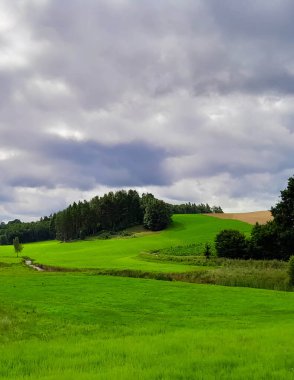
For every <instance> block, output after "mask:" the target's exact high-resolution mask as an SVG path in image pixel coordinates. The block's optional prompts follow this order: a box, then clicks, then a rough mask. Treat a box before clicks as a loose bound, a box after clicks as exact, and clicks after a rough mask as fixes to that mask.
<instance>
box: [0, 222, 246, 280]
mask: <svg viewBox="0 0 294 380" xmlns="http://www.w3.org/2000/svg"><path fill="white" fill-rule="evenodd" d="M173 220H174V222H173V224H172V226H171V227H170V228H168V229H167V230H165V231H162V232H156V233H148V234H146V233H141V234H140V233H139V234H137V237H135V238H116V239H111V240H94V241H93V240H92V241H80V242H74V243H59V242H56V241H50V242H45V243H35V244H26V245H25V246H24V251H23V252H22V254H23V255H25V256H29V257H30V258H33V259H35V260H36V262H38V263H42V264H46V265H53V266H60V267H68V268H99V269H136V270H143V271H157V272H184V271H191V270H194V269H195V267H193V266H191V265H183V264H178V263H154V262H147V261H144V260H142V258H140V257H139V254H140V253H141V252H143V251H148V250H152V249H160V248H165V247H170V246H177V245H185V244H188V243H194V242H197V243H206V242H212V241H213V240H214V238H215V235H216V234H217V233H218V232H219V231H220V230H222V229H226V228H231V229H238V230H240V231H243V232H245V233H249V232H250V231H251V228H252V226H250V225H249V224H247V223H243V222H239V221H235V220H221V219H217V218H213V217H210V216H204V215H174V217H173ZM12 252H13V250H12V248H11V247H0V261H2V258H3V257H5V258H6V259H7V257H9V256H10V255H11V254H12Z"/></svg>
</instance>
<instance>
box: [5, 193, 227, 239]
mask: <svg viewBox="0 0 294 380" xmlns="http://www.w3.org/2000/svg"><path fill="white" fill-rule="evenodd" d="M212 212H222V209H221V208H220V207H216V206H214V207H210V206H209V205H208V204H203V203H202V204H199V205H196V204H195V203H186V204H182V205H171V204H168V203H166V202H164V201H162V200H159V199H156V198H155V197H154V195H153V194H149V193H147V194H143V195H142V196H141V197H140V196H139V194H138V192H137V191H135V190H128V191H125V190H119V191H117V192H109V193H108V194H105V195H103V196H101V197H99V196H96V197H94V198H92V199H91V200H90V201H83V202H78V203H76V202H74V203H73V204H71V205H69V206H68V207H67V208H66V209H64V210H62V211H59V212H57V213H55V214H53V215H50V216H49V217H47V216H46V217H44V218H41V219H40V220H39V221H37V222H31V223H23V222H21V221H20V220H18V219H15V220H13V221H10V222H8V223H1V225H0V245H6V244H12V243H13V239H14V238H15V237H16V236H17V237H18V238H19V241H20V242H22V243H29V242H37V241H44V240H52V239H58V240H61V241H70V240H77V239H85V238H86V237H87V236H93V235H96V234H100V233H102V232H103V231H109V232H116V231H120V230H123V229H125V228H128V227H131V226H135V225H140V224H143V225H144V226H145V227H146V228H147V229H150V230H152V231H159V230H162V229H164V228H166V227H167V226H168V225H169V224H170V222H171V216H172V214H179V213H182V214H200V213H212Z"/></svg>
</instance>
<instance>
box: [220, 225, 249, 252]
mask: <svg viewBox="0 0 294 380" xmlns="http://www.w3.org/2000/svg"><path fill="white" fill-rule="evenodd" d="M215 249H216V252H217V255H218V256H219V257H228V258H231V259H247V258H248V247H247V241H246V237H245V235H244V234H243V233H241V232H240V231H237V230H223V231H221V232H219V233H218V234H217V235H216V237H215Z"/></svg>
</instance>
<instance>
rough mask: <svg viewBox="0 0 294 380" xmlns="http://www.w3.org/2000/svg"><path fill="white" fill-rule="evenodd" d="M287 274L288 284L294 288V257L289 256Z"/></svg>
mask: <svg viewBox="0 0 294 380" xmlns="http://www.w3.org/2000/svg"><path fill="white" fill-rule="evenodd" d="M288 274H289V283H290V285H293V286H294V256H291V257H290V259H289V268H288Z"/></svg>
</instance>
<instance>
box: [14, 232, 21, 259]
mask: <svg viewBox="0 0 294 380" xmlns="http://www.w3.org/2000/svg"><path fill="white" fill-rule="evenodd" d="M13 247H14V251H15V253H16V255H17V257H18V254H19V253H20V252H21V251H22V250H23V246H22V244H21V243H20V242H19V238H18V236H16V237H15V238H14V239H13Z"/></svg>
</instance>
